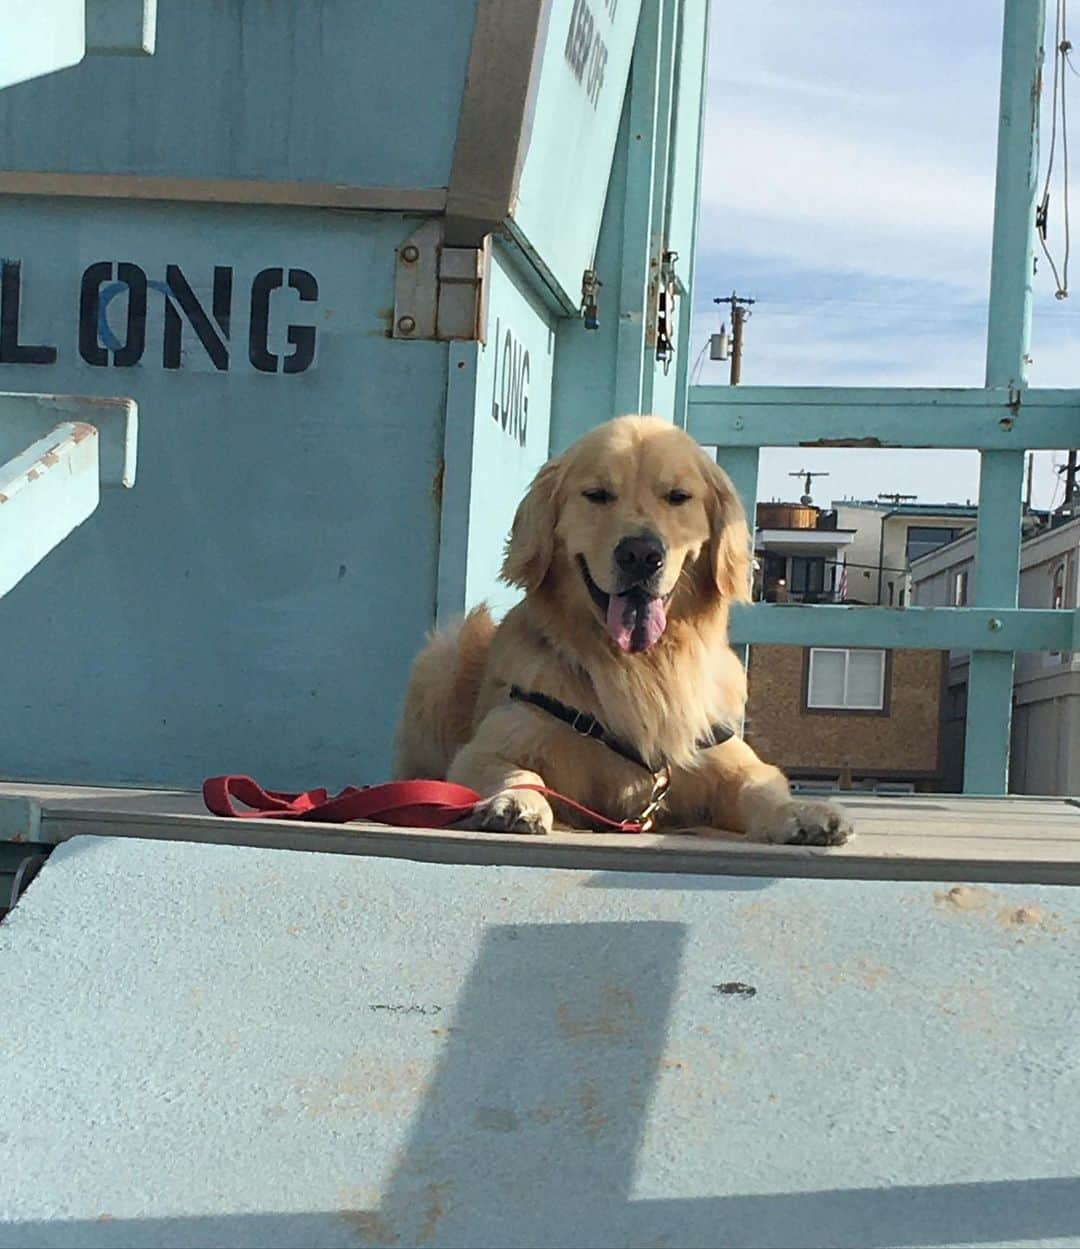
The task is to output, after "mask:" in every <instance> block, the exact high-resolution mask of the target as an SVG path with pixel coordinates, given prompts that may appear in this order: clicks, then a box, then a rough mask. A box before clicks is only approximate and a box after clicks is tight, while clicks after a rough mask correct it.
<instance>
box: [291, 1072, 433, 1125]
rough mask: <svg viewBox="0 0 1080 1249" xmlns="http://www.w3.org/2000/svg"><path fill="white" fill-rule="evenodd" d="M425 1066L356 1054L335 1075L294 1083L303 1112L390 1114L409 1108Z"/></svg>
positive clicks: (315, 1114)
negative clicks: (340, 1073) (384, 1061)
mask: <svg viewBox="0 0 1080 1249" xmlns="http://www.w3.org/2000/svg"><path fill="white" fill-rule="evenodd" d="M425 1075H426V1069H425V1067H424V1065H423V1064H422V1063H420V1062H402V1063H390V1064H387V1063H377V1062H375V1061H374V1060H370V1059H365V1058H363V1057H358V1058H356V1059H354V1061H353V1062H352V1064H351V1065H350V1068H349V1069H348V1070H346V1072H345V1073H344V1074H343V1075H341V1076H339V1077H338V1078H336V1079H334V1078H328V1077H326V1076H313V1077H310V1078H304V1077H298V1078H297V1079H296V1080H295V1081H294V1084H293V1087H294V1091H295V1094H296V1096H297V1098H298V1099H299V1101H300V1103H301V1108H302V1110H303V1112H304V1113H305V1114H308V1115H310V1116H312V1117H313V1118H321V1117H323V1116H325V1115H342V1114H344V1115H356V1114H361V1115H391V1116H399V1115H401V1114H404V1113H407V1112H408V1111H410V1110H412V1109H413V1108H414V1106H415V1104H416V1101H417V1099H418V1097H419V1095H420V1093H421V1092H422V1091H423V1088H424V1079H425Z"/></svg>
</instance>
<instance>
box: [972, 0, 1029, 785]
mask: <svg viewBox="0 0 1080 1249" xmlns="http://www.w3.org/2000/svg"><path fill="white" fill-rule="evenodd" d="M1045 10H1046V5H1045V0H1005V21H1004V28H1003V32H1002V41H1001V96H1000V103H999V113H998V148H997V179H996V187H995V192H994V239H993V252H992V259H991V268H990V306H989V311H988V318H987V335H986V385H987V386H988V387H999V388H1004V389H1007V390H1009V391H1010V392H1011V393H1013V394H1015V396H1016V398H1017V400H1019V399H1020V398H1021V391H1022V390H1023V388H1024V387H1025V386H1026V385H1027V353H1028V344H1029V341H1030V336H1031V297H1032V290H1031V288H1032V279H1033V273H1034V243H1035V197H1036V187H1037V179H1038V139H1039V96H1040V91H1041V86H1042V62H1043V30H1044V26H1045V16H1046V12H1045ZM980 465H981V468H980V474H979V523H978V531H977V535H976V550H975V594H974V601H975V605H976V606H978V607H1002V608H1009V607H1016V605H1017V602H1018V587H1019V580H1020V521H1021V502H1020V499H1021V482H1022V477H1023V465H1024V453H1023V451H1022V450H1021V451H983V452H982V454H981V457H980ZM1013 666H1014V655H1013V653H1012V652H1011V651H1005V652H1000V651H999V652H990V651H980V650H974V651H972V653H971V664H970V670H969V673H968V707H967V726H966V738H965V742H966V745H965V759H964V791H965V793H977V794H1003V793H1006V792H1007V790H1008V778H1009V736H1010V728H1011V722H1012V689H1013Z"/></svg>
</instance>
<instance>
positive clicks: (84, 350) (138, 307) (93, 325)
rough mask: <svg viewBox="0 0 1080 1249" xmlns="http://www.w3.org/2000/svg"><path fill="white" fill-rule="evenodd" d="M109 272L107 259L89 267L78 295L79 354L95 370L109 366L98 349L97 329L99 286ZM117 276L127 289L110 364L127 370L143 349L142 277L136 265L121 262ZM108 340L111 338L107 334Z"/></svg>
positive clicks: (102, 349) (104, 353) (106, 355)
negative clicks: (120, 335) (120, 334)
mask: <svg viewBox="0 0 1080 1249" xmlns="http://www.w3.org/2000/svg"><path fill="white" fill-rule="evenodd" d="M112 270H113V267H112V264H111V262H110V261H108V260H101V261H98V263H97V264H93V265H89V266H88V267H87V269H86V270H85V272H84V273H83V276H82V285H81V289H80V293H79V355H80V356H82V358H83V359H84V360H85V361H86V363H87V364H92V365H94V366H95V367H96V368H104V366H105V365H107V364H108V363H109V352H108V346H102V344H101V338H100V335H99V330H100V328H101V320H102V317H101V285H102V283H103V282H107V281H110V280H111V278H112ZM117 273H118V276H119V280H120V281H121V282H122V283H123V284H124V285H125V286H126V287H127V330H126V333H125V335H124V345H123V346H122V347H117V346H115V340H113V341H112V342H111V343H110V344H109V346H112V347H113V361H112V362H113V364H114V365H116V366H117V367H118V368H130V367H131V366H132V365H133V364H138V363H139V361H140V360H141V359H142V354H143V350H144V349H145V347H146V274H145V273H144V272H143V271H142V269H140V268H139V266H138V265H133V264H129V263H128V262H127V261H125V260H122V261H121V262H120V264H119V265H118V266H117ZM109 302H111V300H110V301H109ZM106 307H108V303H107V304H106ZM108 337H109V338H110V339H111V338H112V336H111V334H110V335H109V336H108Z"/></svg>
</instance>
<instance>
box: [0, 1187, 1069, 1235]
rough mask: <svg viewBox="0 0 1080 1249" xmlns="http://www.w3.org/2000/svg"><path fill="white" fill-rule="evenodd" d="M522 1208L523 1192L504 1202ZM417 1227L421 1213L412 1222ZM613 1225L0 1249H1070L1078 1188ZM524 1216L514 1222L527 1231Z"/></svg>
mask: <svg viewBox="0 0 1080 1249" xmlns="http://www.w3.org/2000/svg"><path fill="white" fill-rule="evenodd" d="M507 1201H508V1202H511V1203H515V1204H517V1203H520V1204H521V1205H525V1204H527V1203H528V1201H529V1194H528V1193H514V1194H507ZM418 1214H419V1217H420V1220H421V1227H422V1226H423V1222H424V1221H426V1220H427V1219H428V1218H429V1217H430V1211H429V1210H426V1209H425V1210H423V1211H420V1212H418ZM623 1215H624V1217H622V1218H618V1217H613V1215H612V1210H611V1207H610V1205H609V1204H608V1202H607V1198H606V1194H604V1193H596V1194H594V1195H593V1201H592V1202H591V1206H590V1210H589V1211H587V1212H585V1213H584V1214H582V1212H580V1211H577V1210H569V1209H562V1210H555V1211H551V1212H550V1213H549V1215H548V1218H547V1221H546V1222H545V1223H544V1230H543V1232H542V1234H541V1235H540V1236H538V1237H533V1238H526V1237H523V1236H522V1235H519V1234H517V1233H516V1232H515V1233H512V1235H511V1237H510V1238H509V1239H507V1240H500V1241H495V1240H491V1239H490V1238H488V1237H487V1236H486V1235H485V1234H484V1233H483V1232H482V1231H480V1230H479V1229H478V1230H476V1232H475V1233H470V1234H469V1235H468V1236H465V1235H463V1234H460V1233H456V1234H453V1235H451V1234H450V1233H446V1234H444V1235H440V1234H439V1233H438V1231H437V1230H436V1231H435V1233H434V1234H433V1235H432V1237H431V1238H430V1239H427V1240H424V1241H417V1240H406V1239H404V1238H402V1237H401V1236H400V1235H399V1233H398V1232H397V1231H396V1230H394V1228H393V1227H392V1226H391V1225H390V1224H389V1223H388V1222H386V1221H384V1220H383V1219H382V1217H381V1216H380V1215H379V1214H377V1213H367V1212H351V1213H350V1212H346V1213H344V1214H343V1213H342V1212H341V1211H340V1210H325V1211H322V1210H319V1211H310V1212H308V1211H305V1212H303V1213H297V1214H293V1213H281V1214H271V1213H266V1214H235V1215H221V1216H212V1215H209V1216H195V1217H190V1216H177V1217H174V1218H159V1219H116V1220H113V1221H110V1222H107V1223H106V1222H100V1221H96V1220H71V1221H68V1222H60V1221H57V1222H48V1223H21V1224H6V1225H0V1245H3V1246H4V1247H5V1249H38V1247H41V1249H45V1247H46V1246H49V1247H51V1246H65V1247H67V1246H78V1247H79V1249H286V1247H287V1249H357V1246H380V1245H387V1246H392V1247H394V1249H401V1247H402V1246H407V1245H415V1244H426V1245H431V1246H456V1245H462V1246H476V1249H487V1247H488V1246H491V1247H492V1249H494V1247H495V1246H499V1249H516V1247H518V1246H520V1247H521V1249H541V1247H546V1246H567V1247H571V1246H573V1247H575V1249H594V1247H595V1249H610V1247H611V1246H616V1245H617V1246H639V1245H640V1246H650V1245H657V1246H665V1247H670V1249H698V1246H702V1247H703V1249H706V1247H707V1249H890V1247H892V1249H904V1247H912V1249H915V1247H918V1249H923V1247H925V1249H931V1247H932V1246H950V1245H957V1246H959V1245H988V1244H995V1245H1010V1246H1013V1245H1021V1244H1029V1243H1039V1242H1047V1241H1065V1242H1066V1243H1068V1244H1076V1243H1077V1238H1078V1236H1080V1179H1073V1178H1060V1179H1057V1178H1052V1179H1030V1180H1001V1181H997V1182H990V1183H975V1184H941V1185H925V1186H910V1187H898V1188H888V1189H880V1188H866V1189H858V1188H857V1189H834V1190H828V1191H824V1192H816V1193H770V1194H766V1195H761V1196H733V1197H714V1198H709V1197H703V1198H698V1199H693V1198H692V1199H689V1200H678V1201H670V1202H669V1201H642V1202H634V1203H632V1204H631V1205H630V1206H628V1207H626V1208H625V1211H624V1212H623ZM537 1221H538V1220H536V1219H534V1218H533V1217H532V1216H529V1215H526V1217H525V1220H524V1222H523V1224H522V1226H523V1227H527V1228H529V1229H530V1235H531V1231H535V1228H536V1222H537Z"/></svg>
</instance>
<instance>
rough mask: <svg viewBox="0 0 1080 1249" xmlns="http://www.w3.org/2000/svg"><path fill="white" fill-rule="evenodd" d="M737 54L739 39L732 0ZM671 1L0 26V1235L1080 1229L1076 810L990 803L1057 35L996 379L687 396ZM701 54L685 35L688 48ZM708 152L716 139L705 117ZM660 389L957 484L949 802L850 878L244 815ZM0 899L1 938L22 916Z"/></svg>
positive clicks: (782, 625)
mask: <svg viewBox="0 0 1080 1249" xmlns="http://www.w3.org/2000/svg"><path fill="white" fill-rule="evenodd" d="M719 16H720V17H722V14H721V15H719ZM708 17H709V14H708V11H707V3H706V0H259V2H257V3H256V2H253V0H157V3H155V0H35V3H33V4H30V3H22V4H15V5H14V6H11V12H7V11H3V10H0V86H2V87H4V88H5V89H4V90H3V91H2V92H0V240H2V246H0V392H3V393H2V394H0V694H2V705H3V708H4V713H5V714H4V715H3V717H2V718H0V776H3V777H4V778H5V781H4V783H3V784H2V785H0V884H3V886H4V890H5V896H4V897H3V898H0V905H5V906H10V907H11V909H10V912H9V913H8V915H7V918H6V919H5V920H4V922H3V924H2V925H0V985H3V987H4V989H5V992H6V1001H7V1009H6V1011H5V1013H4V1021H3V1025H2V1027H0V1089H2V1090H3V1094H4V1098H5V1104H6V1106H7V1117H6V1121H5V1124H4V1127H3V1130H4V1132H5V1133H6V1150H5V1155H4V1156H5V1163H4V1168H3V1179H2V1180H0V1246H12V1247H13V1249H14V1247H15V1246H18V1247H20V1249H22V1247H24V1246H39V1245H40V1246H46V1245H49V1246H53V1245H64V1246H110V1247H111V1246H140V1247H141V1246H146V1245H162V1246H173V1245H176V1246H192V1247H195V1246H208V1245H214V1246H218V1245H220V1246H248V1245H251V1246H265V1247H267V1249H269V1247H276V1246H292V1245H297V1246H301V1245H303V1246H308V1245H311V1246H327V1247H331V1246H354V1245H378V1246H381V1245H386V1246H391V1245H394V1246H407V1245H498V1246H500V1247H502V1249H505V1247H507V1246H517V1245H520V1246H538V1245H566V1246H581V1245H597V1246H610V1245H620V1246H622V1245H625V1246H630V1245H672V1246H684V1245H686V1246H689V1245H707V1246H714V1245H731V1246H759V1245H760V1246H796V1245H807V1246H823V1245H829V1246H851V1247H853V1249H854V1247H856V1246H858V1247H863V1246H895V1245H920V1246H929V1245H970V1244H979V1245H984V1246H989V1245H1016V1244H1024V1245H1080V1179H1078V1178H1077V1153H1078V1147H1080V1130H1078V1129H1077V1127H1076V1121H1077V1118H1078V1112H1080V1089H1078V1086H1077V1081H1076V1066H1077V1062H1076V1059H1077V1052H1076V1046H1077V1042H1076V1035H1077V1027H1076V1001H1075V999H1076V993H1075V988H1074V986H1075V982H1076V976H1077V972H1078V970H1080V968H1078V963H1080V959H1078V953H1080V945H1078V939H1077V933H1078V931H1080V929H1078V923H1080V903H1078V901H1077V895H1076V894H1075V892H1074V888H1073V887H1074V886H1075V885H1076V884H1077V883H1078V882H1080V806H1078V805H1077V803H1076V801H1075V800H1072V799H1069V798H1059V799H1023V800H1021V799H1010V798H1007V797H1005V796H1004V795H1005V794H1006V791H1007V762H1008V741H1009V716H1010V707H1011V691H1012V668H1013V655H1014V654H1015V652H1017V651H1025V650H1040V649H1052V650H1059V651H1073V650H1080V612H1078V611H1076V610H1059V611H1034V610H1021V609H1019V608H1018V606H1017V601H1018V600H1017V582H1018V568H1019V543H1020V516H1021V475H1022V465H1023V457H1024V453H1025V451H1026V450H1028V449H1032V448H1058V447H1065V446H1076V445H1077V444H1078V443H1080V389H1078V390H1070V391H1046V390H1038V389H1032V388H1029V387H1028V386H1027V382H1026V375H1025V357H1026V350H1027V342H1028V329H1029V325H1030V317H1031V284H1032V272H1033V253H1032V245H1033V238H1034V211H1035V198H1036V168H1037V137H1038V101H1039V89H1040V81H1041V79H1040V75H1041V66H1042V62H1043V44H1044V37H1045V36H1044V26H1045V11H1044V4H1043V2H1042V0H1005V4H1004V37H1003V42H1002V69H1001V102H1000V122H999V141H998V172H997V192H996V204H995V224H994V244H993V264H992V284H991V296H990V314H989V326H988V333H987V369H986V385H985V387H983V388H979V389H974V390H971V389H955V390H919V389H898V390H848V389H833V388H829V389H823V390H805V389H792V388H783V387H781V388H771V387H770V388H758V387H739V388H738V389H730V388H714V387H690V386H689V384H688V382H689V370H688V367H687V365H688V357H689V355H690V352H689V350H688V345H689V332H690V324H689V322H690V318H689V308H690V300H689V293H690V289H691V283H692V276H693V257H694V247H695V228H696V214H697V202H698V177H699V174H698V171H699V154H700V151H701V144H702V101H703V83H704V77H705V55H706V42H707V20H708ZM713 17H714V20H719V18H718V15H717V13H714V15H713ZM720 141H722V140H720ZM629 411H655V412H658V413H660V414H662V415H664V416H667V417H668V418H669V419H671V420H673V421H675V422H678V423H680V424H684V425H685V426H686V428H687V429H688V430H689V431H690V432H691V434H693V435H694V436H695V437H696V438H698V439H699V440H700V441H701V442H702V443H703V444H705V445H706V446H709V447H715V448H717V454H718V456H719V457H720V459H721V461H722V462H723V463H724V465H725V466H726V467H727V468H728V470H729V472H730V473H731V474H732V476H733V477H734V479H735V480H736V483H737V485H738V486H739V488H740V491H741V493H742V496H743V499H744V503H745V504H746V506H747V509H748V511H750V512H751V514H752V510H753V505H754V501H755V495H756V475H757V461H758V454H759V450H760V449H761V448H762V447H769V446H791V445H800V446H835V447H842V446H847V445H859V446H867V445H876V446H882V447H900V446H904V447H931V448H932V447H948V448H973V449H976V450H978V451H979V452H980V453H981V457H982V472H981V484H980V497H979V529H978V557H977V567H976V576H975V586H974V605H973V606H971V607H967V608H956V609H928V608H927V609H918V608H913V609H907V610H905V611H903V612H899V611H891V610H888V609H875V608H867V607H859V608H845V607H827V606H813V607H803V606H782V605H764V604H762V605H755V606H753V607H750V608H747V609H745V610H743V611H741V612H740V613H739V614H738V615H737V616H736V617H735V619H734V623H733V630H734V635H735V639H736V641H737V642H740V643H755V642H760V643H764V642H791V643H798V644H804V645H806V644H811V645H843V646H861V645H869V646H874V647H885V648H889V647H913V646H914V647H931V648H935V647H936V648H941V649H947V648H962V649H966V650H969V651H970V652H971V677H970V696H969V702H968V713H967V714H968V724H967V754H966V775H965V790H966V791H967V793H966V795H964V796H941V795H915V796H904V797H902V798H874V797H871V796H859V797H858V798H857V799H851V800H849V802H848V805H850V806H851V808H852V813H853V815H854V818H855V820H856V823H857V825H858V828H859V832H860V836H859V838H858V840H856V841H855V842H854V843H852V844H851V845H850V846H848V847H843V848H841V849H838V850H835V851H828V852H826V851H819V850H815V849H813V848H789V847H780V848H778V847H761V846H744V845H741V844H738V843H735V842H729V841H723V840H717V841H704V840H700V839H695V838H690V837H680V836H641V837H621V836H611V835H589V834H581V835H569V834H556V835H553V836H552V837H550V838H544V839H530V838H523V837H517V836H513V835H487V834H472V833H460V832H441V833H437V832H430V833H429V832H424V831H422V830H421V831H405V830H399V829H388V828H385V827H379V826H374V825H370V826H367V825H363V826H354V827H349V828H340V827H331V826H320V825H306V826H304V827H303V828H302V829H297V828H296V827H293V826H281V825H276V824H274V823H272V822H270V821H262V820H248V821H226V820H220V819H216V818H214V817H212V816H209V815H207V814H205V811H204V809H203V808H202V805H201V803H200V801H199V799H198V795H197V794H196V793H194V792H193V789H194V787H195V786H196V785H197V784H198V782H199V781H201V779H202V778H203V777H204V776H206V775H208V774H211V773H214V772H219V771H221V770H223V769H224V768H226V767H228V768H230V769H236V770H240V771H245V770H246V771H249V772H251V773H253V774H255V775H258V776H259V777H261V778H265V779H266V780H267V781H269V782H270V783H274V784H277V785H280V786H281V787H283V788H286V787H289V786H293V785H308V784H312V783H315V782H316V781H318V782H319V783H325V784H327V785H330V786H336V785H340V784H344V783H347V782H353V783H363V782H367V781H377V780H381V779H384V777H385V774H386V771H387V766H388V745H389V737H390V729H391V725H392V722H393V719H394V716H395V713H396V708H397V703H398V699H399V697H400V693H401V690H402V689H403V686H404V681H405V673H406V670H407V667H408V664H409V662H410V660H411V658H412V656H413V654H414V653H415V651H416V649H417V647H418V645H419V644H420V641H421V639H422V637H423V635H424V633H425V631H426V630H427V629H428V628H430V627H431V625H432V624H433V623H435V622H437V621H438V620H440V619H443V618H447V617H449V616H452V615H453V614H455V613H458V612H460V611H461V610H462V609H464V608H466V607H468V606H469V605H471V604H472V603H474V602H476V601H478V600H479V599H481V598H484V597H489V598H493V599H494V602H495V604H496V606H505V604H506V601H507V600H506V599H505V598H502V597H500V596H501V595H502V594H503V593H504V591H503V590H501V589H500V588H499V587H498V585H497V583H496V582H495V571H496V568H497V565H498V558H497V557H498V550H499V546H500V544H501V539H502V535H503V534H504V533H505V531H506V529H507V528H508V526H509V522H510V517H511V515H512V512H513V508H514V506H515V505H516V502H517V500H518V498H519V497H520V495H521V494H522V492H523V490H524V488H525V486H526V484H527V482H528V481H529V480H530V478H531V476H532V474H533V473H534V472H535V470H536V469H537V467H538V466H539V465H540V464H541V463H543V461H544V460H545V459H546V458H547V457H548V455H549V454H550V453H551V452H552V451H555V450H558V449H559V448H561V447H562V446H564V445H566V444H567V443H568V442H569V441H571V440H572V439H573V438H574V437H576V436H577V435H578V434H579V433H581V432H582V431H583V430H585V429H587V428H588V427H589V426H591V425H592V424H595V423H597V422H599V421H601V420H604V419H606V418H607V417H609V416H611V415H613V414H615V413H618V412H629ZM16 903H17V905H16Z"/></svg>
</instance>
